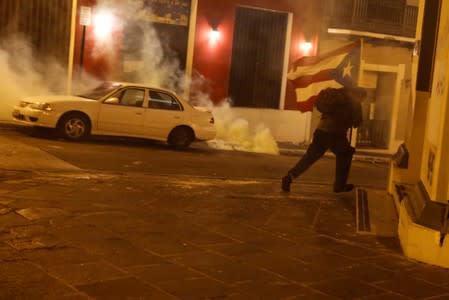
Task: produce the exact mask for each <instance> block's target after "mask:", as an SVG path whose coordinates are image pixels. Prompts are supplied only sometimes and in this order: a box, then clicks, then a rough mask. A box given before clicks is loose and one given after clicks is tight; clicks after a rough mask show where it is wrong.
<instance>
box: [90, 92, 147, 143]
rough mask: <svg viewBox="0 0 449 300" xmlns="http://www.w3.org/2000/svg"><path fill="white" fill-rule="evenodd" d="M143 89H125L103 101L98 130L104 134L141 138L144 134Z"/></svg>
mask: <svg viewBox="0 0 449 300" xmlns="http://www.w3.org/2000/svg"><path fill="white" fill-rule="evenodd" d="M145 95H146V91H145V89H144V88H135V87H127V88H124V89H122V90H120V91H118V92H117V93H115V94H114V95H112V96H111V97H109V98H108V99H106V100H104V101H103V103H102V104H101V107H100V112H99V116H98V129H99V131H100V132H102V133H105V134H114V135H129V136H141V135H142V134H143V133H144V129H143V123H144V116H145V108H144V102H145V101H144V100H145V97H146V96H145Z"/></svg>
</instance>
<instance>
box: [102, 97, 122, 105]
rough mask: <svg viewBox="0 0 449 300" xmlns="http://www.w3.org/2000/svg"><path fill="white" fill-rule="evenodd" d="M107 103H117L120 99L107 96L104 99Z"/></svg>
mask: <svg viewBox="0 0 449 300" xmlns="http://www.w3.org/2000/svg"><path fill="white" fill-rule="evenodd" d="M104 103H107V104H119V103H120V100H119V99H118V98H117V97H112V98H108V99H106V100H105V101H104Z"/></svg>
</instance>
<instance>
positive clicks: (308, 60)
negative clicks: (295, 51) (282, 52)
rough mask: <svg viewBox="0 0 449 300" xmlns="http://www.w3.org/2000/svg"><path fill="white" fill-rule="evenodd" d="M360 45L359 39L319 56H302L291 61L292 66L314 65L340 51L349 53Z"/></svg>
mask: <svg viewBox="0 0 449 300" xmlns="http://www.w3.org/2000/svg"><path fill="white" fill-rule="evenodd" d="M359 45H360V40H359V41H357V42H354V43H351V44H349V45H347V46H345V47H342V48H338V49H335V50H334V51H331V52H329V53H326V54H324V55H320V56H304V57H302V58H300V59H298V60H296V61H294V62H293V63H292V67H293V68H297V67H301V66H311V65H316V64H317V63H319V62H321V61H323V60H325V59H327V58H329V57H331V56H336V55H339V54H342V53H349V52H351V51H352V49H354V48H355V47H357V46H359Z"/></svg>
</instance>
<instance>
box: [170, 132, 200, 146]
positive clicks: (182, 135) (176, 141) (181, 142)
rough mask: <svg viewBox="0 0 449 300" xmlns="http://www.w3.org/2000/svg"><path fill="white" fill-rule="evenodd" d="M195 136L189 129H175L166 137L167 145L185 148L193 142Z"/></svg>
mask: <svg viewBox="0 0 449 300" xmlns="http://www.w3.org/2000/svg"><path fill="white" fill-rule="evenodd" d="M194 138H195V135H194V133H193V131H192V129H190V128H189V127H177V128H175V129H173V131H172V132H171V133H170V135H169V137H168V143H169V144H170V145H171V146H174V147H175V148H187V147H188V146H189V145H190V144H191V143H192V142H193V140H194Z"/></svg>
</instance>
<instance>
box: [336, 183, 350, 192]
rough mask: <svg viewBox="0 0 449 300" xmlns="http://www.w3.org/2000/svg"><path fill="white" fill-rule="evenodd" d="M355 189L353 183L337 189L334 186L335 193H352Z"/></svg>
mask: <svg viewBox="0 0 449 300" xmlns="http://www.w3.org/2000/svg"><path fill="white" fill-rule="evenodd" d="M353 189H354V185H353V184H351V183H348V184H345V185H344V186H343V187H335V186H334V192H335V193H344V192H350V191H352V190H353Z"/></svg>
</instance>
